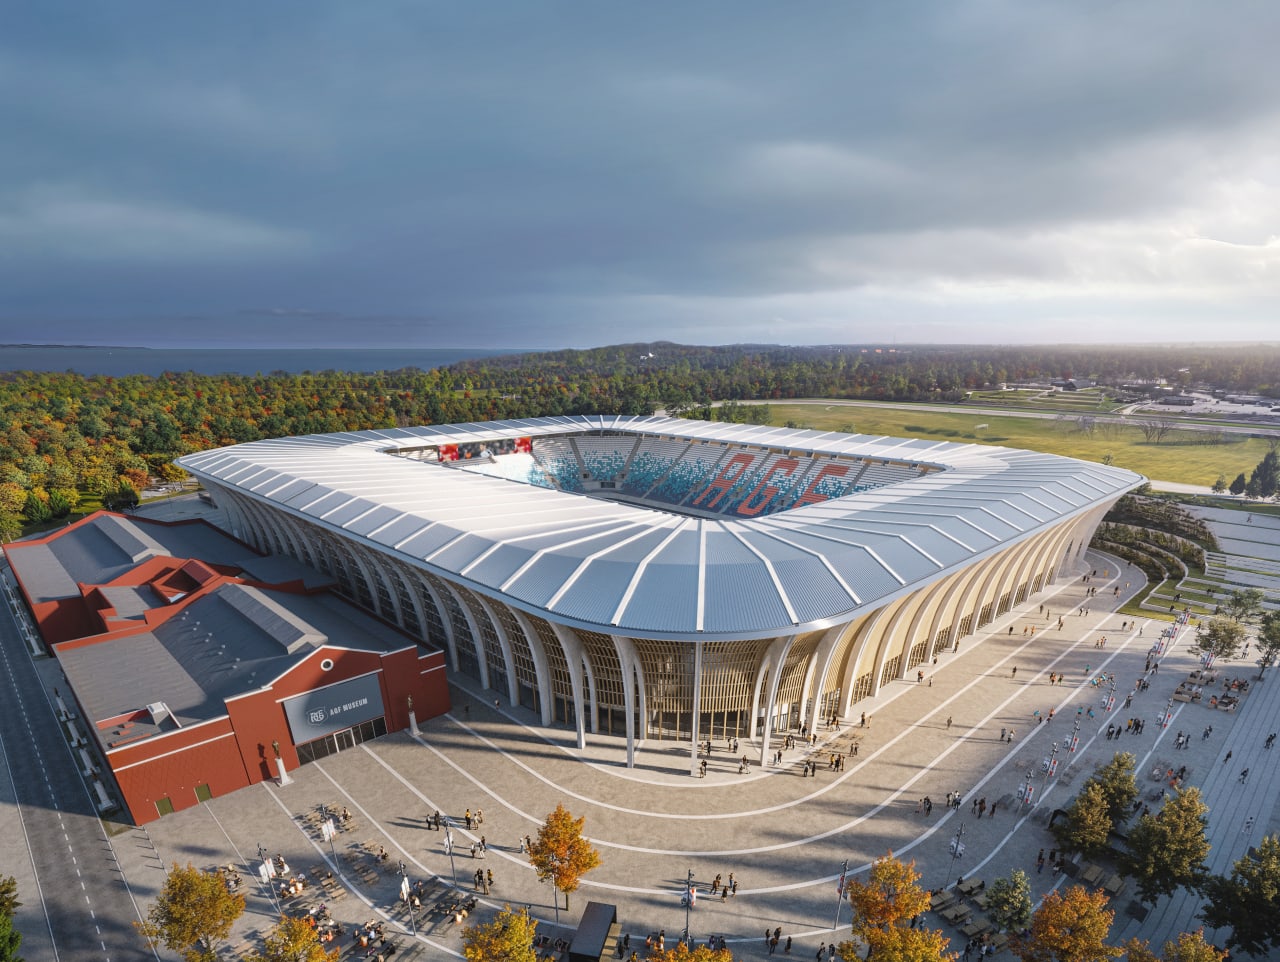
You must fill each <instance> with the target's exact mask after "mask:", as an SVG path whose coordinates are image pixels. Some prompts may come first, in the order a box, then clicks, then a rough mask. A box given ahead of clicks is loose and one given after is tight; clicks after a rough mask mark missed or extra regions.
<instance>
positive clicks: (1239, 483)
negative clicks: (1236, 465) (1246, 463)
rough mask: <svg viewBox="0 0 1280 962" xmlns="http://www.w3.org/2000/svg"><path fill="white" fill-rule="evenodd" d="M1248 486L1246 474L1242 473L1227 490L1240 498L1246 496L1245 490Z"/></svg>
mask: <svg viewBox="0 0 1280 962" xmlns="http://www.w3.org/2000/svg"><path fill="white" fill-rule="evenodd" d="M1248 485H1249V483H1248V482H1247V481H1246V480H1245V479H1244V472H1243V471H1241V472H1240V473H1239V474H1237V475H1236V479H1235V480H1234V481H1232V482H1231V486H1230V487H1229V488H1227V490H1228V491H1230V492H1231V493H1232V494H1234V495H1235V496H1236V497H1239V496H1240V495H1242V494H1244V489H1245V488H1246V487H1248Z"/></svg>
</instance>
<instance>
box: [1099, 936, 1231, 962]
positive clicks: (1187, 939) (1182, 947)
mask: <svg viewBox="0 0 1280 962" xmlns="http://www.w3.org/2000/svg"><path fill="white" fill-rule="evenodd" d="M1124 949H1125V951H1126V952H1128V953H1129V962H1223V959H1225V958H1226V957H1227V953H1226V952H1225V951H1224V950H1223V949H1219V948H1217V947H1216V946H1214V945H1213V944H1212V943H1210V942H1209V941H1207V940H1206V939H1205V937H1204V929H1196V930H1195V931H1194V932H1183V933H1182V934H1181V935H1179V936H1178V938H1177V941H1174V942H1166V943H1165V944H1164V954H1162V955H1156V954H1155V952H1153V951H1151V946H1150V945H1148V944H1147V943H1146V942H1144V941H1143V940H1142V939H1138V938H1133V939H1130V940H1129V941H1128V942H1126V943H1125V944H1124Z"/></svg>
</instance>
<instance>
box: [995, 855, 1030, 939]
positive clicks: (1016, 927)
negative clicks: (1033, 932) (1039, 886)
mask: <svg viewBox="0 0 1280 962" xmlns="http://www.w3.org/2000/svg"><path fill="white" fill-rule="evenodd" d="M987 918H989V919H991V922H992V924H994V925H995V927H996V928H997V929H999V930H1000V931H1002V932H1019V931H1021V930H1022V929H1025V928H1026V927H1027V922H1029V921H1030V920H1031V880H1030V879H1029V878H1027V873H1026V872H1024V871H1022V869H1020V868H1016V869H1014V870H1013V872H1012V873H1011V874H1010V875H1009V877H1008V878H1003V877H1002V878H998V879H993V880H992V882H991V884H990V885H988V886H987Z"/></svg>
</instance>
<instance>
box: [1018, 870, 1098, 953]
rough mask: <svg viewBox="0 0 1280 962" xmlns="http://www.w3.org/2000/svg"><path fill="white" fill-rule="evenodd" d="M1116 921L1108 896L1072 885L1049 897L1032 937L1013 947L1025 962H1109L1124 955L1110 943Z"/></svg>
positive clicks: (1034, 921) (1033, 919) (1035, 921)
mask: <svg viewBox="0 0 1280 962" xmlns="http://www.w3.org/2000/svg"><path fill="white" fill-rule="evenodd" d="M1114 918H1115V912H1112V911H1111V910H1110V909H1108V908H1107V895H1106V893H1105V892H1090V891H1089V890H1088V889H1086V888H1084V887H1083V886H1080V885H1072V886H1069V887H1068V888H1067V889H1066V890H1065V891H1063V892H1050V893H1049V894H1048V895H1046V896H1045V897H1044V901H1043V902H1041V903H1040V908H1038V909H1037V910H1036V911H1035V914H1033V915H1032V916H1031V929H1030V931H1029V932H1028V934H1027V935H1025V936H1015V937H1014V938H1013V940H1012V942H1011V943H1010V945H1011V947H1012V948H1013V952H1014V954H1015V955H1016V956H1017V957H1018V958H1019V959H1021V960H1022V962H1106V960H1108V959H1114V958H1116V957H1117V956H1120V955H1122V954H1123V952H1122V950H1120V949H1117V948H1115V947H1114V946H1111V945H1108V944H1107V941H1106V939H1107V933H1108V932H1110V931H1111V922H1112V920H1113V919H1114Z"/></svg>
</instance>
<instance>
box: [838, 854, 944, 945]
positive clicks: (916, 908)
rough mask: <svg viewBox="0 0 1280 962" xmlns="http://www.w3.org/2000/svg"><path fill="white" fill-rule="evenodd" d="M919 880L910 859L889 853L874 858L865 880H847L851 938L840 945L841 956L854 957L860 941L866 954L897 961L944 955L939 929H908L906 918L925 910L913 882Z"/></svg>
mask: <svg viewBox="0 0 1280 962" xmlns="http://www.w3.org/2000/svg"><path fill="white" fill-rule="evenodd" d="M919 880H920V873H919V872H917V871H916V863H915V862H907V863H905V864H904V863H902V862H900V861H898V860H897V859H896V858H894V857H893V853H892V852H890V853H889V854H888V855H886V856H885V857H884V858H880V859H876V861H875V862H874V863H873V864H872V866H871V874H870V876H868V878H867V880H866V881H865V882H859V881H857V880H854V881H850V882H849V883H848V884H847V886H846V891H847V893H848V896H849V904H850V906H852V909H853V929H852V931H853V935H854V936H855V937H856V941H850V942H843V943H841V945H840V946H839V949H838V951H839V952H840V955H841V958H844V959H855V958H858V951H859V949H860V947H861V946H863V945H865V946H867V947H868V957H869V958H876V959H886V960H902V962H910V960H914V959H939V958H944V956H942V955H941V954H940V953H942V951H943V950H944V949H946V947H947V939H946V937H945V936H943V935H942V933H941V932H938V931H936V930H933V929H923V928H921V929H912V928H911V927H910V922H911V919H913V918H914V917H915V916H917V915H920V914H921V913H923V912H925V911H926V910H927V909H928V908H929V893H928V892H926V891H925V890H924V889H922V888H920V886H919V885H918V884H916V883H917V882H918V881H919ZM930 953H932V954H930Z"/></svg>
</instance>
